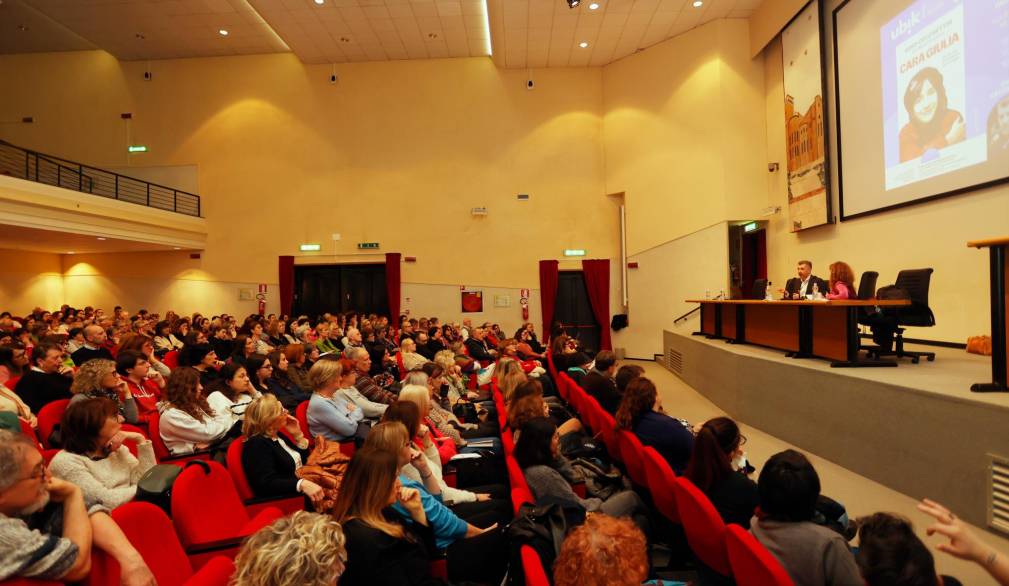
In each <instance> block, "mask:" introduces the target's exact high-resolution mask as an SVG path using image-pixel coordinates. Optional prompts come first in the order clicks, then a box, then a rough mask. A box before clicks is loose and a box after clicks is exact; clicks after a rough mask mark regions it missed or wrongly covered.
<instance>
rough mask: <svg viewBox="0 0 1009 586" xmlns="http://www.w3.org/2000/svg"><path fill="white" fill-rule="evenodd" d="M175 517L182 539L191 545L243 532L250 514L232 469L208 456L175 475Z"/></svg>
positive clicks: (173, 489) (173, 499) (173, 517)
mask: <svg viewBox="0 0 1009 586" xmlns="http://www.w3.org/2000/svg"><path fill="white" fill-rule="evenodd" d="M204 466H206V469H204ZM172 521H174V523H175V530H176V532H177V533H178V534H179V540H180V541H181V542H182V544H183V545H184V546H186V547H190V546H192V545H195V544H202V543H208V542H212V541H220V540H224V539H230V538H233V537H237V536H239V535H241V534H242V530H243V527H244V526H245V525H246V524H247V523H248V522H249V515H248V513H247V512H246V511H245V506H244V505H243V504H242V499H241V497H239V496H238V491H237V490H235V484H234V483H233V482H232V481H231V475H230V474H229V473H228V471H227V470H226V469H225V468H224V466H221V465H220V464H218V463H217V462H213V461H210V460H207V461H201V462H198V463H190V464H187V465H186V468H185V469H184V470H183V471H182V474H179V477H178V478H176V479H175V484H174V485H173V486H172Z"/></svg>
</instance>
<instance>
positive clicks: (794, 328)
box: [746, 302, 799, 352]
mask: <svg viewBox="0 0 1009 586" xmlns="http://www.w3.org/2000/svg"><path fill="white" fill-rule="evenodd" d="M746 341H747V342H749V343H751V344H760V345H761V346H770V347H771V348H780V349H782V350H790V351H792V352H798V351H799V307H798V306H797V305H778V304H776V303H770V302H768V303H755V304H748V305H747V306H746Z"/></svg>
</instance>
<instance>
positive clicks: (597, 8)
mask: <svg viewBox="0 0 1009 586" xmlns="http://www.w3.org/2000/svg"><path fill="white" fill-rule="evenodd" d="M589 10H599V4H598V3H597V2H593V3H592V4H589Z"/></svg>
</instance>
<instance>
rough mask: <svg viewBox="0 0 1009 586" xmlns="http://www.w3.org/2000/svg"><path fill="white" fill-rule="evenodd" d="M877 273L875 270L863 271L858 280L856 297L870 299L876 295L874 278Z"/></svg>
mask: <svg viewBox="0 0 1009 586" xmlns="http://www.w3.org/2000/svg"><path fill="white" fill-rule="evenodd" d="M877 279H879V273H877V272H876V271H865V272H864V273H862V278H861V279H859V281H858V294H857V295H858V298H859V299H860V300H862V301H867V300H869V299H872V298H873V297H874V296H875V295H876V280H877Z"/></svg>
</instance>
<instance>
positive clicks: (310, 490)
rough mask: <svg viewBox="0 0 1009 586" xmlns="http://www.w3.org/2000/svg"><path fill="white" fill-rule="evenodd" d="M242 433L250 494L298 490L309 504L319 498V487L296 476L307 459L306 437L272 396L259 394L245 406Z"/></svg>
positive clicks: (261, 494)
mask: <svg viewBox="0 0 1009 586" xmlns="http://www.w3.org/2000/svg"><path fill="white" fill-rule="evenodd" d="M281 431H284V432H286V433H280V432H281ZM242 433H243V434H244V435H245V446H244V447H243V449H242V468H243V469H244V470H245V476H246V478H248V480H249V486H250V488H252V492H253V494H255V495H256V496H257V497H280V496H290V495H292V494H297V493H301V494H304V495H305V496H307V497H308V498H310V499H311V500H312V502H313V503H318V502H320V501H321V500H322V499H323V497H324V496H325V495H324V493H323V490H322V487H321V486H319V485H318V484H316V483H314V482H312V481H311V480H305V479H299V478H298V477H297V475H296V473H297V471H298V469H299V468H301V467H302V466H303V465H304V464H305V463H306V462H307V461H308V439H307V438H306V437H305V435H304V434H303V433H302V431H301V426H300V425H298V420H297V419H295V418H294V417H292V416H291V415H290V414H289V413H288V412H287V411H285V410H284V406H283V405H281V404H280V401H278V400H277V398H276V397H274V396H273V395H263V396H261V397H259V398H257V399H256V400H254V401H253V402H252V403H251V404H250V405H249V408H248V409H246V410H245V421H244V422H243V424H242Z"/></svg>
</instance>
